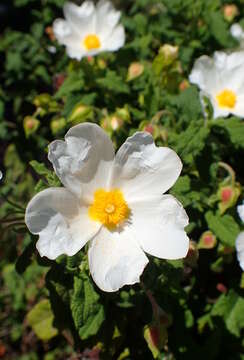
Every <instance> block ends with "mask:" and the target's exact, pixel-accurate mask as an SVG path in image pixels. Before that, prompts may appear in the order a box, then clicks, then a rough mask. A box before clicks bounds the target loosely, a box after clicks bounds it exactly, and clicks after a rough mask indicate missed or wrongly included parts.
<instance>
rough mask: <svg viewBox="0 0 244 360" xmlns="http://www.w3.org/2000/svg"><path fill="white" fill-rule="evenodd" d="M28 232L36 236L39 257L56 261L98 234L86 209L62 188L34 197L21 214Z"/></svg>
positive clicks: (49, 190)
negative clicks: (37, 235)
mask: <svg viewBox="0 0 244 360" xmlns="http://www.w3.org/2000/svg"><path fill="white" fill-rule="evenodd" d="M25 221H26V225H27V226H28V228H29V230H30V232H32V233H33V234H39V240H38V242H37V244H36V247H37V249H38V251H39V253H40V255H41V256H46V257H48V258H49V259H56V258H57V257H58V256H59V255H61V254H67V255H69V256H72V255H74V254H76V253H77V252H78V251H79V250H80V249H81V248H82V247H83V246H84V245H85V244H86V243H87V241H89V240H90V239H92V237H93V236H94V235H95V234H96V233H97V232H98V231H99V228H100V226H99V225H98V224H97V223H95V222H94V221H92V222H91V221H90V219H89V217H88V209H87V207H86V206H85V205H83V204H82V203H81V202H78V200H77V199H76V197H75V196H74V195H73V194H71V193H70V192H69V191H67V190H66V189H64V188H50V189H46V190H44V191H41V192H40V193H38V194H37V195H35V196H34V197H33V198H32V199H31V201H30V202H29V204H28V206H27V208H26V214H25Z"/></svg>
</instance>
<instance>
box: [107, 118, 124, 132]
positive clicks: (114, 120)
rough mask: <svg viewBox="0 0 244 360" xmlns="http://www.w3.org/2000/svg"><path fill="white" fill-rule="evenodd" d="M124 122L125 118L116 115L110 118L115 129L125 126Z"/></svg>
mask: <svg viewBox="0 0 244 360" xmlns="http://www.w3.org/2000/svg"><path fill="white" fill-rule="evenodd" d="M123 124H124V121H123V119H121V118H120V117H118V116H115V115H114V116H112V117H111V118H110V125H111V128H112V129H113V130H114V131H116V130H119V129H120V128H121V127H122V126H123Z"/></svg>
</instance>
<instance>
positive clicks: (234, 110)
mask: <svg viewBox="0 0 244 360" xmlns="http://www.w3.org/2000/svg"><path fill="white" fill-rule="evenodd" d="M189 80H190V82H191V83H193V84H196V85H198V87H199V88H200V89H201V92H200V96H201V98H203V97H207V98H208V99H209V100H210V102H211V104H212V106H213V110H214V114H213V116H214V118H217V117H220V116H222V117H226V116H228V115H229V114H233V115H236V116H239V117H244V88H243V83H244V51H237V52H233V53H230V54H227V53H225V52H220V51H217V52H215V53H214V57H213V58H210V57H208V56H205V55H203V56H201V57H200V58H199V59H197V60H196V62H195V64H194V66H193V69H192V71H191V74H190V76H189Z"/></svg>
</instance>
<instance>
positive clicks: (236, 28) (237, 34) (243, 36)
mask: <svg viewBox="0 0 244 360" xmlns="http://www.w3.org/2000/svg"><path fill="white" fill-rule="evenodd" d="M230 33H231V35H232V36H233V37H234V38H235V39H237V40H238V41H240V42H242V41H243V40H244V31H243V29H242V27H241V26H240V25H239V24H237V23H235V24H233V25H231V27H230Z"/></svg>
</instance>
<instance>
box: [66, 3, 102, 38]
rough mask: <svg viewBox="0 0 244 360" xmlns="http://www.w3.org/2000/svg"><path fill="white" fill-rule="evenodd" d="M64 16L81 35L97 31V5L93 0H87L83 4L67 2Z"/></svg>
mask: <svg viewBox="0 0 244 360" xmlns="http://www.w3.org/2000/svg"><path fill="white" fill-rule="evenodd" d="M64 16H65V18H66V19H67V21H68V22H69V25H70V26H71V27H72V29H73V30H74V31H75V32H76V33H77V34H78V35H80V36H82V35H84V33H93V32H94V31H95V6H94V4H93V2H92V1H85V2H83V4H82V5H81V6H78V5H76V4H74V3H71V2H67V3H66V4H64Z"/></svg>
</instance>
